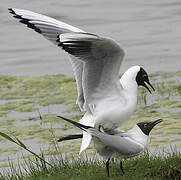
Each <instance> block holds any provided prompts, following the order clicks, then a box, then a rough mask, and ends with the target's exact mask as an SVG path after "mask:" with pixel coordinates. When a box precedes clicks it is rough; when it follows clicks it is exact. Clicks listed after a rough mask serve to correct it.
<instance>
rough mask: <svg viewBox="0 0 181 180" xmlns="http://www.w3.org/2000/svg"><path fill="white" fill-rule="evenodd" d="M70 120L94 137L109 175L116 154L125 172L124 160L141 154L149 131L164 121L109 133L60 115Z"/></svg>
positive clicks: (146, 143)
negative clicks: (111, 161)
mask: <svg viewBox="0 0 181 180" xmlns="http://www.w3.org/2000/svg"><path fill="white" fill-rule="evenodd" d="M58 117H60V118H62V119H64V120H65V121H68V122H70V123H72V124H74V125H75V126H77V127H78V128H80V129H81V130H83V131H86V132H87V133H89V134H90V135H91V136H92V137H93V141H94V146H95V149H96V150H97V153H98V154H100V155H101V156H103V157H104V158H105V159H106V160H107V161H106V170H107V176H108V177H109V161H110V159H111V158H112V157H113V156H115V157H117V158H119V159H120V169H121V170H122V172H123V173H124V169H123V166H122V160H123V159H126V158H129V157H133V156H136V155H139V154H140V153H141V152H143V151H144V150H145V148H147V146H148V140H149V133H150V131H151V130H152V129H153V127H154V126H156V125H157V124H159V123H160V122H162V119H158V120H156V121H152V122H140V123H137V124H136V125H135V126H134V127H133V128H132V129H130V130H129V131H127V132H124V131H115V130H113V131H110V132H109V133H107V132H104V130H103V129H102V130H103V131H101V126H99V128H98V129H95V128H93V127H90V126H85V125H82V124H80V123H77V122H75V121H72V120H70V119H67V118H64V117H62V116H58Z"/></svg>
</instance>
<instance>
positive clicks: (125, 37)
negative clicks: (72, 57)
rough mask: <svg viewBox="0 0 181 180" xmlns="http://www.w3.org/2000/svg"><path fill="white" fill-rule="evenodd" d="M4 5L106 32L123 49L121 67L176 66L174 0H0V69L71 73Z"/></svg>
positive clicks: (178, 44) (180, 48) (180, 43)
mask: <svg viewBox="0 0 181 180" xmlns="http://www.w3.org/2000/svg"><path fill="white" fill-rule="evenodd" d="M9 7H16V8H23V9H28V10H32V11H35V12H38V13H42V14H45V15H48V16H51V17H54V18H56V19H59V20H62V21H64V22H67V23H69V24H72V25H74V26H77V27H79V28H82V29H83V30H85V31H87V32H91V33H96V34H99V35H102V36H109V37H111V38H113V39H115V40H116V41H117V42H119V43H120V45H121V47H123V48H124V50H125V52H126V57H125V60H124V63H123V65H122V69H121V71H122V72H124V71H125V70H126V69H127V68H128V67H130V66H132V65H135V64H137V65H142V66H144V67H145V69H147V70H148V71H149V72H157V71H175V70H181V60H180V57H181V20H180V19H181V1H180V0H172V1H171V0H164V1H163V0H150V1H145V0H140V1H135V0H126V1H123V0H120V1H110V0H104V1H103V0H100V1H97V0H92V1H82V0H77V1H74V0H69V1H65V0H64V1H59V0H54V1H48V0H46V1H45V0H44V1H40V0H36V1H35V0H32V1H29V0H18V1H17V0H6V1H5V0H4V1H3V0H2V1H1V4H0V27H1V28H0V74H2V73H3V74H12V75H41V74H66V75H72V69H71V65H70V63H69V60H68V58H67V56H66V54H65V53H63V52H62V51H61V50H60V49H59V48H58V47H56V46H54V45H53V44H51V43H50V42H48V41H47V40H46V39H44V38H43V37H42V36H41V35H39V34H37V33H35V32H34V31H32V30H30V29H28V28H26V27H25V26H24V25H22V24H20V23H18V22H17V21H16V20H15V19H14V18H12V17H11V15H9V14H8V11H7V9H8V8H9Z"/></svg>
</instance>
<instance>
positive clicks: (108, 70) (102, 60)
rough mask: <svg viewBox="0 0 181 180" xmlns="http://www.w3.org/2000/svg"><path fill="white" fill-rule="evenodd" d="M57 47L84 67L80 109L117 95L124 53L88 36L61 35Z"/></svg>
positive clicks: (96, 37)
mask: <svg viewBox="0 0 181 180" xmlns="http://www.w3.org/2000/svg"><path fill="white" fill-rule="evenodd" d="M59 41H60V43H59V46H60V47H62V49H63V50H65V51H66V52H68V53H69V54H71V55H73V56H74V57H76V58H77V59H79V60H80V61H82V62H83V63H84V67H83V74H82V88H83V92H84V93H83V95H84V101H85V103H84V108H85V109H87V107H88V106H89V105H90V104H96V101H99V99H104V98H105V97H108V96H112V95H113V94H114V95H115V94H119V93H120V88H122V87H121V84H120V82H119V69H120V66H121V62H122V60H123V57H124V51H123V50H122V49H121V48H120V47H119V45H118V44H117V43H115V42H114V41H113V40H111V39H108V38H102V37H99V36H97V35H94V34H89V33H65V34H62V35H60V36H59Z"/></svg>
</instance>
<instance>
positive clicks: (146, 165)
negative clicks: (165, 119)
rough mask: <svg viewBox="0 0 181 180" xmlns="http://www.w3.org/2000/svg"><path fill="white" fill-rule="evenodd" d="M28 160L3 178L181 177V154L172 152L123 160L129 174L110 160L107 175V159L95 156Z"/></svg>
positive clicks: (95, 178)
mask: <svg viewBox="0 0 181 180" xmlns="http://www.w3.org/2000/svg"><path fill="white" fill-rule="evenodd" d="M34 162H35V163H33V162H32V160H30V159H29V160H26V161H25V163H24V169H23V170H22V169H21V168H20V167H18V168H15V167H14V166H13V165H11V172H12V173H9V172H6V173H5V174H4V175H3V174H2V175H1V177H0V180H44V179H46V180H84V179H87V180H104V179H114V180H116V179H117V180H118V179H140V180H141V179H158V180H160V179H163V180H165V179H175V180H176V179H180V178H181V154H174V153H172V154H171V153H170V154H168V155H167V156H166V157H161V156H150V155H149V154H148V153H144V154H143V155H141V156H140V157H135V158H132V159H129V160H125V161H123V166H124V170H125V174H124V175H123V174H122V173H121V171H120V169H119V162H118V161H117V160H115V159H113V160H112V161H111V163H110V178H108V177H107V176H106V170H105V162H102V161H98V160H95V158H94V157H93V158H92V159H89V160H88V159H84V160H82V159H81V158H72V163H70V161H67V160H63V159H62V156H61V155H59V156H53V157H52V158H51V159H50V162H51V167H50V166H48V165H47V164H46V163H44V161H40V160H39V159H36V161H34Z"/></svg>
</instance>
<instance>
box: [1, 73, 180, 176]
mask: <svg viewBox="0 0 181 180" xmlns="http://www.w3.org/2000/svg"><path fill="white" fill-rule="evenodd" d="M150 77H151V82H152V84H153V85H154V87H155V89H156V91H155V93H153V94H152V95H150V94H149V93H148V92H147V90H146V89H144V88H139V96H138V105H137V109H136V111H135V113H134V116H133V117H132V119H131V120H130V121H129V122H127V123H125V124H124V125H123V126H122V128H121V129H123V130H127V129H129V128H132V126H133V125H134V124H135V123H137V122H141V121H150V120H155V119H158V118H162V119H164V122H163V123H161V124H160V125H159V126H156V127H155V128H154V129H153V131H152V134H151V143H150V146H151V147H154V146H157V147H158V148H159V147H162V146H164V145H167V146H168V145H169V144H170V143H174V145H175V144H176V145H177V147H178V148H179V149H180V148H181V131H180V127H181V118H180V117H181V102H180V96H181V71H178V72H171V73H160V74H158V73H154V74H151V75H150ZM76 97H77V90H76V83H75V80H74V78H69V77H66V76H62V75H45V76H37V77H30V76H19V77H18V76H6V75H0V131H1V132H3V133H6V134H11V135H13V136H16V137H17V138H18V139H21V141H23V142H24V144H25V145H26V146H27V147H28V148H33V149H34V150H35V151H37V150H39V149H42V150H43V152H44V156H47V155H57V154H60V153H63V152H70V154H71V153H73V154H74V153H75V154H77V153H78V151H79V147H80V141H79V140H77V141H74V143H71V142H65V143H60V144H56V140H57V139H58V138H59V137H62V136H65V135H67V134H70V133H75V132H78V130H77V129H75V128H73V127H72V126H70V125H69V124H67V123H66V122H64V121H61V120H60V119H59V118H57V117H56V115H57V114H61V115H62V116H65V117H68V118H71V119H73V120H77V121H78V120H79V119H80V118H81V116H82V113H81V112H80V111H79V108H78V106H77V105H75V101H76ZM54 108H55V109H57V110H56V111H53V109H54ZM29 142H33V144H31V143H29ZM6 143H7V140H6V139H4V138H3V137H0V157H5V156H7V155H13V154H14V158H10V159H12V160H13V164H12V166H13V167H14V166H15V165H17V164H18V163H17V161H16V159H17V157H18V156H19V157H20V156H21V155H22V153H21V148H19V147H17V146H16V145H14V146H13V145H9V144H8V145H6ZM55 144H56V145H55ZM31 146H32V147H31ZM42 147H43V148H42ZM57 147H58V149H59V151H57ZM92 147H93V144H91V146H90V148H89V149H88V150H87V151H86V153H87V154H89V155H90V154H94V153H95V151H93V150H92ZM24 156H25V157H28V158H32V156H31V157H30V156H29V155H27V154H26V155H24ZM141 157H142V156H141ZM143 157H144V158H146V157H145V156H143ZM143 157H142V158H143ZM178 157H179V158H180V155H179V156H178V155H170V156H168V157H167V158H168V159H164V158H166V157H163V162H162V160H161V159H160V163H164V160H165V161H170V162H171V161H172V160H173V159H174V158H176V159H179V158H178ZM149 159H150V161H152V160H154V162H156V160H158V161H159V158H158V157H150V158H149ZM169 159H171V160H169ZM14 160H15V161H14ZM60 161H61V160H60ZM138 161H139V159H136V160H135V162H138ZM145 161H146V160H145ZM152 162H153V161H152ZM152 162H150V164H151V165H150V169H149V168H148V170H147V172H148V174H149V173H150V172H151V169H152V165H153V166H154V165H155V164H154V163H153V164H152ZM174 162H176V160H175V159H174V161H173V165H172V164H169V166H168V168H165V169H161V170H160V171H159V170H158V171H156V172H157V175H159V176H158V177H162V178H163V179H164V177H166V174H167V175H168V173H171V172H172V171H173V172H174V171H175V170H174V168H175V167H174V166H176V171H177V169H180V166H178V164H174ZM28 163H30V162H29V161H28ZM62 163H63V162H59V160H58V162H56V163H55V164H54V167H53V169H52V168H50V169H48V170H46V173H44V172H43V171H44V169H43V168H37V169H38V170H37V171H36V169H32V171H33V172H35V171H36V173H37V176H38V177H42V179H43V178H44V176H47V177H46V179H48V178H50V177H51V174H52V175H53V176H55V177H56V175H57V174H62V176H61V177H65V178H63V179H66V178H67V179H74V178H73V176H75V177H76V178H77V179H79V178H80V179H81V176H82V179H83V175H84V174H85V175H86V174H88V175H87V176H86V178H87V177H89V174H90V175H92V174H93V173H95V172H96V173H98V177H103V179H105V172H104V169H105V167H104V165H102V164H101V162H92V161H91V162H87V161H86V162H80V160H78V162H77V161H76V162H75V163H72V164H70V163H68V162H64V163H65V164H66V166H65V167H63V165H62ZM127 163H128V164H127ZM129 163H130V164H129ZM132 163H133V164H135V163H134V162H133V160H128V161H125V162H124V164H125V168H126V171H128V172H129V171H130V173H129V175H130V174H131V173H132V174H134V173H137V172H136V170H135V169H134V167H132V166H131V164H132ZM56 164H58V165H56ZM180 164H181V163H180ZM59 165H60V166H59ZM158 165H159V163H158ZM3 166H9V164H8V158H7V157H6V158H4V159H2V161H1V163H0V167H3ZM84 166H85V167H84ZM111 166H112V170H111V174H112V177H114V179H116V177H117V179H119V178H120V177H121V175H120V171H119V165H118V163H117V162H112V164H111ZM145 166H146V165H145ZM161 166H164V165H163V164H160V167H161ZM165 166H166V165H165ZM40 167H41V165H40ZM76 167H78V168H77V170H75V173H74V174H73V175H72V176H71V175H70V173H69V172H70V171H73V168H75V169H76ZM83 167H84V168H83ZM128 167H129V168H128ZM156 167H158V166H156ZM66 168H67V169H66ZM81 168H82V169H87V172H85V170H83V171H82V170H81V171H80V169H81ZM131 168H132V169H131ZM142 168H143V167H142ZM172 168H173V169H172ZM30 169H31V168H30ZM60 169H62V170H61V171H60ZM89 169H90V170H89ZM129 169H130V170H129ZM41 170H42V171H41ZM69 170H70V171H69ZM162 170H163V171H162ZM13 172H14V171H13ZM138 172H139V173H138V175H139V174H140V173H141V171H138ZM36 173H35V174H36ZM143 173H146V172H143ZM15 174H16V173H15ZM28 174H29V175H27V176H26V178H27V177H29V179H31V176H32V175H33V174H31V173H30V172H29V173H28ZM35 174H34V175H35ZM66 174H69V175H66ZM160 174H162V175H160ZM140 175H144V174H140ZM23 176H24V175H23ZM154 176H155V177H156V175H155V174H154ZM154 176H150V175H149V176H148V177H154ZM20 177H21V175H20ZM57 177H59V178H57V179H60V178H61V177H60V176H58V175H57ZM92 177H94V178H93V179H95V176H92ZM118 177H119V178H118ZM126 177H127V175H125V176H124V177H123V179H124V178H125V179H126ZM135 177H137V176H136V175H135ZM33 178H34V179H36V178H35V176H34V177H32V179H33ZM76 178H75V179H76ZM129 178H132V177H129ZM55 179H56V178H55ZM90 179H91V176H90Z"/></svg>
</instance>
